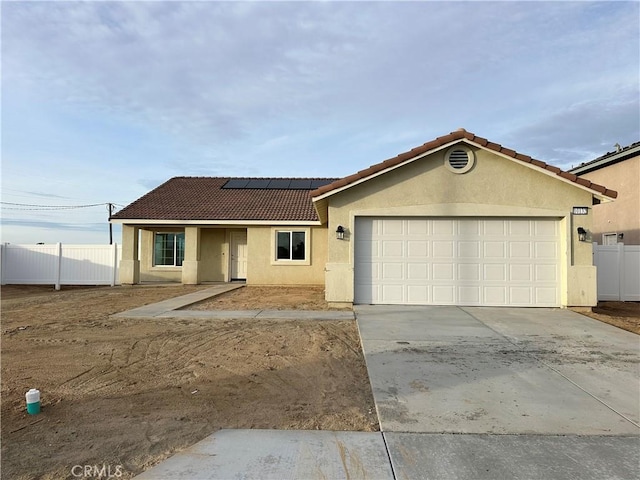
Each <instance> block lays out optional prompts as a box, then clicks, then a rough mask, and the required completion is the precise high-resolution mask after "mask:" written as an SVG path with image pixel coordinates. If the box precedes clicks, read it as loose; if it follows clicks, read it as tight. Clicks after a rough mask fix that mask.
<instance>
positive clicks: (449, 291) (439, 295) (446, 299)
mask: <svg viewBox="0 0 640 480" xmlns="http://www.w3.org/2000/svg"><path fill="white" fill-rule="evenodd" d="M454 290H455V287H454V286H452V285H451V286H443V285H434V286H433V303H434V304H435V305H453V303H454V298H455V296H454Z"/></svg>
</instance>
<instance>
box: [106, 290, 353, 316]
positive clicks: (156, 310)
mask: <svg viewBox="0 0 640 480" xmlns="http://www.w3.org/2000/svg"><path fill="white" fill-rule="evenodd" d="M242 287H244V285H242V284H230V283H225V284H221V285H215V286H213V287H211V288H207V289H204V290H199V291H197V292H193V293H188V294H186V295H182V296H179V297H175V298H169V299H167V300H163V301H161V302H157V303H153V304H150V305H145V306H143V307H138V308H134V309H132V310H127V311H126V312H120V313H116V314H115V315H111V316H112V317H113V318H140V319H143V318H211V319H221V318H224V319H231V318H257V319H265V320H287V319H292V320H353V319H354V318H355V315H354V313H353V312H352V311H340V310H180V309H181V308H184V307H186V306H188V305H192V304H194V303H198V302H202V301H203V300H207V299H209V298H213V297H216V296H218V295H221V294H223V293H226V292H230V291H232V290H236V289H238V288H242Z"/></svg>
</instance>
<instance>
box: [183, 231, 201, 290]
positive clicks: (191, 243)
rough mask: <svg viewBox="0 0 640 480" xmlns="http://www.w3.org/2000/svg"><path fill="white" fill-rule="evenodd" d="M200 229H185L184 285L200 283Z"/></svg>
mask: <svg viewBox="0 0 640 480" xmlns="http://www.w3.org/2000/svg"><path fill="white" fill-rule="evenodd" d="M200 232H201V229H200V227H185V229H184V260H183V261H182V283H183V284H184V285H197V284H198V283H200V275H199V271H200Z"/></svg>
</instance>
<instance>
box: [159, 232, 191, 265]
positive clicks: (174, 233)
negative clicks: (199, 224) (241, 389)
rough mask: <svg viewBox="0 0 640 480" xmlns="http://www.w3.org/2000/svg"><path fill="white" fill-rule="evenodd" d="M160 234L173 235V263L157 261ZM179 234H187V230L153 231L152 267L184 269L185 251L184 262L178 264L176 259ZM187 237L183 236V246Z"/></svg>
mask: <svg viewBox="0 0 640 480" xmlns="http://www.w3.org/2000/svg"><path fill="white" fill-rule="evenodd" d="M158 235H173V265H158V264H157V263H156V237H157V236H158ZM178 235H183V237H184V235H185V232H153V240H152V242H153V243H152V244H151V251H152V253H151V255H152V257H151V267H152V268H161V269H174V270H180V269H182V264H184V257H185V255H184V251H183V253H182V264H180V265H176V260H177V259H178V255H177V254H178V242H177V241H176V239H177V236H178ZM185 243H186V242H185V239H184V238H183V246H184V244H185Z"/></svg>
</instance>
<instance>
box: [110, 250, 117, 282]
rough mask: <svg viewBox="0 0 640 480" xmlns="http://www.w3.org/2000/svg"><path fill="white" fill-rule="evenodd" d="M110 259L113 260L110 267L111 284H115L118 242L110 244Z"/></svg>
mask: <svg viewBox="0 0 640 480" xmlns="http://www.w3.org/2000/svg"><path fill="white" fill-rule="evenodd" d="M111 259H112V260H113V264H112V266H111V267H112V269H111V286H112V287H115V286H116V274H117V270H118V244H117V243H112V244H111Z"/></svg>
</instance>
